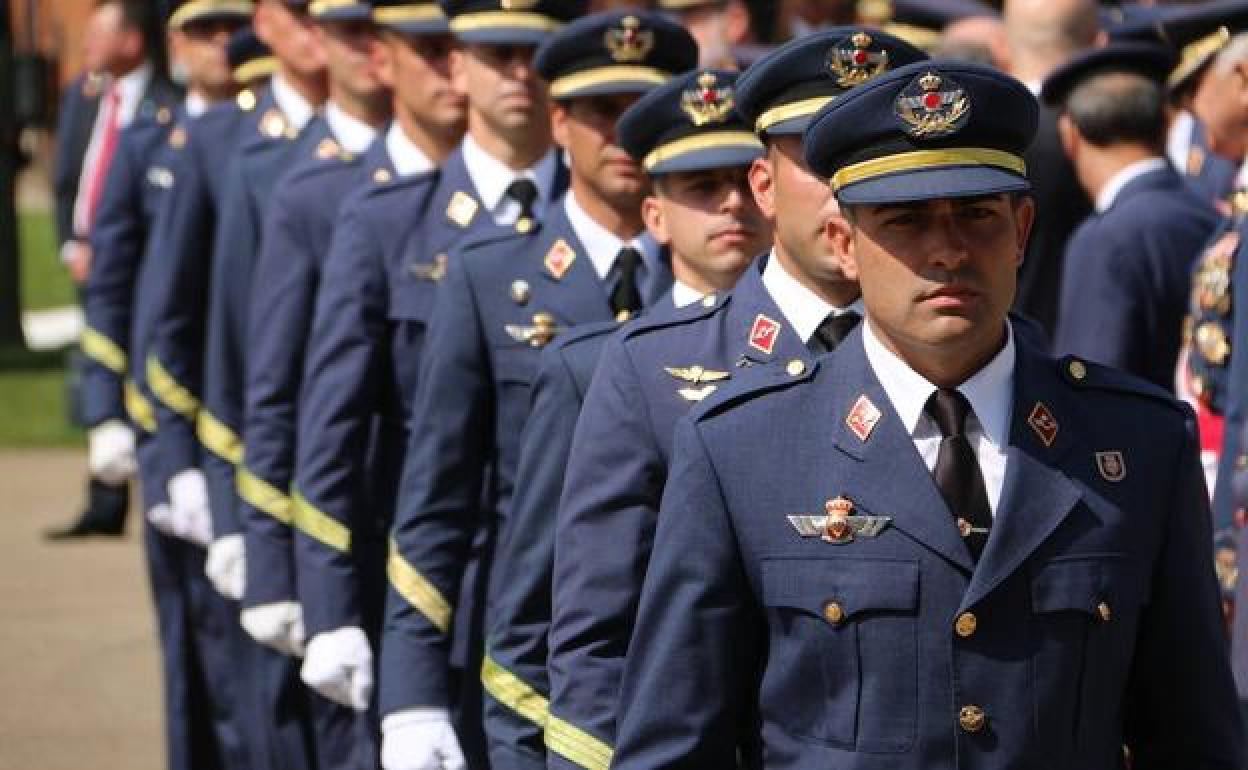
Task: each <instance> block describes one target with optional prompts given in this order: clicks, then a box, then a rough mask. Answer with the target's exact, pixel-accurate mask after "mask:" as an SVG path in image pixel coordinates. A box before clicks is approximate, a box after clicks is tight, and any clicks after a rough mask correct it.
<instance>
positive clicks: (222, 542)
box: [204, 535, 247, 601]
mask: <svg viewBox="0 0 1248 770" xmlns="http://www.w3.org/2000/svg"><path fill="white" fill-rule="evenodd" d="M246 564H247V562H246V559H245V558H244V552H243V536H242V535H226V536H225V537H219V538H217V539H216V540H213V541H212V545H210V546H208V558H207V559H206V560H205V561H204V574H206V575H207V576H208V580H210V581H212V585H213V587H214V588H216V589H217V593H219V594H221V595H222V596H224V597H225V598H227V599H233V600H234V601H238V600H239V599H242V598H243V577H244V576H245V575H246V572H245V569H246Z"/></svg>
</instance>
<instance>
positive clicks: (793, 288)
mask: <svg viewBox="0 0 1248 770" xmlns="http://www.w3.org/2000/svg"><path fill="white" fill-rule="evenodd" d="M763 288H765V289H766V290H767V293H768V294H770V295H771V299H772V301H773V302H775V303H776V307H778V308H780V312H781V313H783V314H784V317H785V318H786V319H787V320H788V322H789V324H790V325H791V326H792V327H793V331H794V332H795V333H796V334H797V336H798V337H799V338H800V339H801V340H802V342H803V343H806V342H809V341H810V338H811V337H813V336H814V334H815V330H816V329H818V328H819V324H821V323H823V320H824V319H825V318H827V317H828V315H841V314H843V313H846V312H849V311H850V310H853V311H854V312H856V313H857V314H858V315H860V316H861V315H863V308H862V299H861V298H859V299H857V300H855V301H854V302H853V303H852V304H850V305H849V306H848V307H837V306H835V305H833V304H831V303H830V302H828V301H827V300H825V299H824V298H823V297H820V296H819V295H818V294H816V293H814V292H813V291H811V290H810V289H808V288H806V287H805V286H803V285H802V283H801V282H799V281H798V280H797V279H796V278H794V277H793V276H792V275H790V274H789V271H788V270H785V269H784V265H782V264H780V260H779V259H777V258H776V250H775V249H774V248H773V249H772V250H771V254H770V255H769V256H768V257H767V266H766V267H764V268H763Z"/></svg>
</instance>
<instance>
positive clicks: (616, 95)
mask: <svg viewBox="0 0 1248 770" xmlns="http://www.w3.org/2000/svg"><path fill="white" fill-rule="evenodd" d="M454 28H455V20H454V19H452V29H454ZM696 58H697V49H696V45H695V44H694V43H693V39H692V38H691V37H690V36H689V35H688V33H687V32H685V31H684V30H683V29H681V28H680V27H679V26H677V25H675V24H673V23H671V22H669V21H667V20H666V19H664V18H662V17H660V16H658V15H653V14H647V13H640V12H629V11H624V12H614V13H603V14H596V15H593V16H589V17H585V18H583V19H580V20H578V21H576V22H574V23H572V24H569V25H568V26H567V27H565V28H564V29H562V30H560V31H559V32H556V33H555V34H554V35H552V36H551V37H550V38H549V39H548V40H547V41H546V42H545V43H543V45H542V47H541V48H540V49H539V50H538V53H537V54H536V58H535V66H536V68H537V70H538V71H539V72H540V74H541V76H542V78H544V80H545V83H547V84H549V93H550V96H551V98H552V99H553V100H554V102H555V104H554V106H553V107H552V110H551V129H552V133H553V135H554V137H555V139H556V140H557V141H558V143H559V144H560V145H561V146H562V147H563V149H564V150H565V151H566V152H567V157H568V164H569V167H570V170H571V187H570V191H569V192H568V194H567V195H566V196H565V197H564V199H563V200H562V201H561V202H560V203H559V204H558V205H556V206H555V207H554V208H553V210H552V211H551V214H550V216H548V217H547V220H546V222H545V223H543V225H542V226H541V228H540V230H539V229H538V228H536V227H534V226H531V225H524V226H521V227H520V228H519V230H521V231H520V232H511V233H499V234H497V235H493V236H488V237H485V238H482V239H480V240H478V241H474V242H472V243H469V244H465V245H464V246H463V247H461V248H460V249H457V250H456V252H455V254H453V255H452V256H451V258H450V260H449V269H448V271H447V275H446V278H445V279H444V280H443V282H442V285H441V286H440V287H439V290H438V297H437V302H436V306H435V310H434V313H433V316H432V320H431V322H430V326H429V330H428V334H427V337H426V343H427V344H426V347H425V350H426V355H425V360H424V362H423V363H422V371H421V376H420V384H419V389H418V392H417V395H416V399H415V402H414V407H413V421H412V431H411V443H410V445H409V449H408V453H407V457H406V459H405V466H404V473H403V480H402V483H401V488H400V490H401V491H400V498H399V508H398V514H397V516H396V523H395V527H394V536H395V544H394V548H395V553H396V556H395V557H394V562H393V564H392V566H391V585H392V586H393V587H394V588H395V591H394V592H392V593H391V595H390V597H389V600H390V605H389V609H388V615H387V626H386V629H385V636H384V637H383V642H382V651H383V663H382V685H383V687H382V711H383V713H384V714H386V718H385V720H386V721H385V723H384V724H383V730H384V732H385V742H386V743H387V744H388V745H387V747H386V749H385V750H384V751H383V759H387V758H389V759H390V760H392V761H391V762H388V763H387V765H386V766H387V767H388V768H393V767H422V766H426V765H423V764H422V762H424V761H425V758H426V757H428V756H430V752H434V751H442V752H452V753H457V752H458V748H457V747H456V745H455V744H456V736H455V733H453V732H452V730H451V725H450V722H449V715H448V713H447V710H446V709H447V707H448V706H449V705H450V703H451V699H452V696H451V695H450V688H451V687H452V684H453V683H452V681H451V679H450V677H451V665H450V664H451V661H452V654H453V651H452V649H451V648H450V645H452V644H453V645H456V646H460V645H465V644H466V645H467V646H468V647H467V649H468V650H469V651H471V654H472V658H471V660H476V661H479V660H480V657H479V656H480V645H481V644H482V643H481V641H480V627H481V625H480V624H481V616H482V615H483V609H484V608H483V606H482V602H481V600H480V599H479V598H477V597H479V596H480V594H482V593H484V587H485V581H486V579H487V578H486V576H487V575H488V567H489V564H490V560H491V556H492V550H493V541H494V533H495V531H496V529H495V528H496V526H497V525H498V523H499V519H500V517H503V516H505V515H506V512H507V510H508V509H509V501H510V498H511V492H512V487H513V482H514V471H515V463H516V457H517V453H518V448H519V447H518V444H519V434H520V429H521V426H522V425H523V423H524V419H525V416H526V415H527V412H528V397H529V396H528V388H529V381H530V379H531V377H532V374H533V370H534V368H535V366H536V359H537V355H538V352H539V350H540V348H541V347H543V346H544V345H545V344H546V343H548V342H549V341H550V340H551V339H552V338H553V337H554V336H555V335H557V334H558V333H559V332H561V331H562V330H564V329H567V328H570V327H572V326H574V325H576V324H578V323H585V322H590V321H600V320H609V319H611V318H612V317H617V318H625V317H629V316H631V315H632V314H635V313H636V312H637V311H639V310H640V309H641V307H642V306H643V305H644V304H647V303H649V302H653V301H654V300H655V299H657V298H658V297H659V296H661V295H662V294H663V293H664V292H665V291H666V289H667V287H668V286H669V285H670V283H671V272H670V266H669V264H668V261H667V255H666V252H665V250H664V249H662V248H660V247H659V245H658V244H657V243H656V242H655V241H654V240H653V239H652V238H650V237H649V236H647V235H646V234H645V232H644V225H643V223H642V220H641V200H642V198H643V197H644V196H645V193H646V191H647V181H646V179H645V177H644V174H643V172H642V170H641V169H640V167H639V166H638V165H637V164H635V163H634V162H633V161H632V160H631V159H630V158H629V157H628V155H627V154H626V152H625V151H624V150H623V149H622V148H621V147H620V146H619V145H618V143H617V141H616V137H615V122H616V120H617V119H618V117H619V115H620V113H621V112H622V111H623V110H624V108H625V107H627V106H628V105H629V104H631V103H632V102H633V101H635V100H636V98H637V97H638V96H639V95H640V94H641V93H644V92H646V91H648V90H650V89H651V88H653V87H654V86H656V85H658V84H659V83H661V82H663V81H665V80H667V79H668V78H669V77H670V76H671V75H673V74H675V73H676V72H679V71H682V70H685V69H688V68H690V67H692V66H693V65H694V63H695V62H696ZM543 88H545V86H543ZM523 221H524V220H523V219H522V220H517V222H516V224H517V225H521V223H522V222H523ZM474 540H475V542H474ZM473 551H476V552H477V553H476V554H474V553H473ZM474 559H479V564H478V565H476V567H475V568H474V569H473V570H469V569H467V567H468V566H469V563H470V561H472V560H474ZM466 573H467V574H466ZM474 573H475V574H474ZM461 586H462V587H463V588H464V591H463V592H461V591H460V588H461ZM457 596H467V597H471V600H470V601H468V602H465V601H464V600H463V599H461V600H459V601H454V600H455V597H457ZM453 617H454V618H455V620H456V626H455V628H454V629H452V627H451V620H452V618H453ZM469 665H470V667H469V668H467V669H466V675H467V676H473V677H474V678H475V675H476V674H477V671H478V669H477V665H479V664H473V663H470V664H469ZM477 681H478V682H479V680H477ZM475 708H476V709H478V711H477V713H476V714H474V715H472V716H473V717H474V719H473V721H474V722H475V725H471V724H470V726H469V729H473V730H479V729H480V719H481V717H480V712H479V709H480V705H479V703H478V704H477V705H476V707H475ZM475 740H477V739H476V738H475V736H474V737H470V738H467V739H466V742H467V741H475ZM391 746H395V747H402V750H401V751H394V753H391V748H390V747H391ZM435 756H436V755H435Z"/></svg>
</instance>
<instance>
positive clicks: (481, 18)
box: [451, 11, 563, 34]
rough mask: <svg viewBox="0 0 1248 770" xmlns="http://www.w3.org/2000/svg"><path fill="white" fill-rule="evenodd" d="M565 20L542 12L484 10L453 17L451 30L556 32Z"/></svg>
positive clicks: (457, 31)
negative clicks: (511, 29)
mask: <svg viewBox="0 0 1248 770" xmlns="http://www.w3.org/2000/svg"><path fill="white" fill-rule="evenodd" d="M562 26H563V22H561V21H559V20H558V19H552V18H551V17H549V16H543V15H542V14H540V13H522V12H518V11H482V12H481V13H465V14H463V15H461V16H456V17H455V18H453V19H451V31H452V32H455V33H457V34H460V33H464V32H476V31H478V30H483V29H507V28H509V27H511V28H519V29H532V30H536V31H538V32H556V31H558V30H559V28H560V27H562Z"/></svg>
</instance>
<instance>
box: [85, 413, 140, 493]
mask: <svg viewBox="0 0 1248 770" xmlns="http://www.w3.org/2000/svg"><path fill="white" fill-rule="evenodd" d="M87 467H88V469H89V470H90V471H91V476H92V477H93V478H97V479H99V480H100V481H103V482H104V483H105V484H113V485H118V484H122V483H124V482H125V481H126V480H128V479H129V478H130V477H131V476H133V475H134V472H135V471H136V470H138V468H139V463H138V460H137V459H136V458H135V456H134V431H133V430H132V429H131V428H130V426H129V425H126V424H125V423H124V422H122V421H121V420H105V421H104V422H102V423H100V424H99V425H97V426H95V427H94V428H92V429H91V430H89V431H87Z"/></svg>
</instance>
